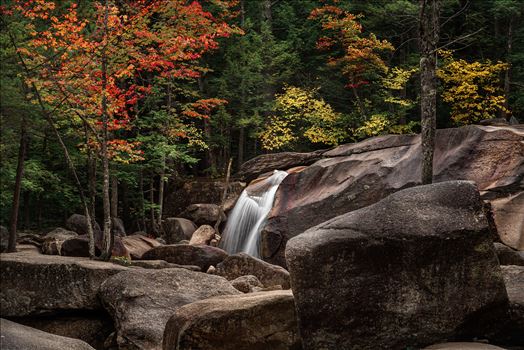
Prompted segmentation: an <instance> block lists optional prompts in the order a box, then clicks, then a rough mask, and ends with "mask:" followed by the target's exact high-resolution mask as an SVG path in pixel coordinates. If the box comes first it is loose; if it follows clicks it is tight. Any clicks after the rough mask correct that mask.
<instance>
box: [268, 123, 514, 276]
mask: <svg viewBox="0 0 524 350" xmlns="http://www.w3.org/2000/svg"><path fill="white" fill-rule="evenodd" d="M523 141H524V126H522V125H518V126H511V127H509V126H508V127H495V126H478V125H470V126H464V127H460V128H453V129H441V130H437V133H436V145H435V161H434V174H435V175H434V182H441V181H448V180H471V181H475V182H476V183H477V185H478V187H479V190H480V191H481V195H482V198H483V199H485V200H489V201H495V200H497V199H499V198H508V196H510V198H511V201H510V203H509V204H508V203H506V202H507V200H505V201H504V203H502V204H500V206H499V205H494V206H493V207H494V216H495V220H496V221H497V224H498V225H499V230H498V231H499V235H500V236H501V237H502V240H503V241H504V242H505V243H506V244H507V245H509V246H511V247H512V248H515V249H518V245H517V244H516V242H524V230H523V229H522V222H524V220H523V219H522V218H523V217H524V205H520V206H519V205H518V203H520V202H519V201H521V198H522V192H523V190H524V186H523V177H524V142H523ZM420 155H421V149H420V135H385V136H379V137H375V138H371V139H367V140H365V141H362V142H359V143H355V144H348V145H342V146H339V147H337V148H335V149H333V150H330V151H327V152H324V153H323V155H322V156H323V157H324V158H323V159H320V160H318V161H316V162H315V163H314V164H312V165H310V166H308V167H307V168H305V169H304V170H302V171H300V172H296V173H292V174H289V175H288V176H287V177H286V178H285V179H284V181H282V183H281V184H280V186H279V189H278V191H277V193H276V197H275V202H274V205H273V209H272V211H271V212H270V213H269V215H268V219H267V224H266V225H265V226H264V227H263V229H262V232H261V249H262V252H261V254H262V255H261V256H262V258H263V259H264V260H266V261H268V262H271V263H273V264H278V265H282V266H285V259H284V249H285V246H286V242H287V241H288V240H289V239H291V238H292V237H294V236H296V235H298V234H300V233H302V232H304V231H305V230H307V229H308V228H310V227H313V226H315V225H318V224H320V223H322V222H324V221H327V220H329V219H331V218H333V217H335V216H338V215H341V214H345V213H347V212H349V211H352V210H356V209H359V208H362V207H365V206H368V205H371V204H373V203H376V202H377V201H379V200H381V199H382V198H385V197H386V196H388V195H389V194H391V193H393V192H396V191H398V190H401V189H403V188H406V187H412V186H415V185H418V184H420V179H421V175H420V164H421V158H420V157H421V156H420ZM280 169H282V170H286V168H285V167H284V168H280ZM519 193H520V194H519ZM508 200H509V199H508ZM512 203H515V205H513V204H512ZM510 204H511V206H510ZM500 207H503V208H507V209H503V212H501V211H500V210H499V209H500ZM512 208H513V209H512ZM504 213H507V214H504ZM511 213H513V214H511ZM502 223H503V224H502ZM519 228H520V229H519ZM504 237H511V239H507V240H505V238H504Z"/></svg>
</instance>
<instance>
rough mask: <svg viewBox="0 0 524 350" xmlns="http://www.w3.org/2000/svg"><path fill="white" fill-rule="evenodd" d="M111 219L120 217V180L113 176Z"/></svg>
mask: <svg viewBox="0 0 524 350" xmlns="http://www.w3.org/2000/svg"><path fill="white" fill-rule="evenodd" d="M111 217H114V218H117V217H118V178H117V177H116V175H115V174H113V175H111Z"/></svg>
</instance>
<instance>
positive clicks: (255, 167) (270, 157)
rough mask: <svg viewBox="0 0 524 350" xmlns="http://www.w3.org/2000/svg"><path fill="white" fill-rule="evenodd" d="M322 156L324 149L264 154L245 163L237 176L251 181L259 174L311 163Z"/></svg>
mask: <svg viewBox="0 0 524 350" xmlns="http://www.w3.org/2000/svg"><path fill="white" fill-rule="evenodd" d="M320 158H322V151H317V152H310V153H298V152H280V153H270V154H262V155H260V156H257V157H255V158H253V159H250V160H248V161H247V162H245V163H243V164H242V166H241V167H240V170H239V172H238V173H237V174H236V176H237V177H238V178H241V179H243V180H246V181H251V180H254V179H255V178H257V177H258V176H260V175H262V174H265V173H269V172H272V171H273V170H275V169H278V170H286V169H289V168H293V167H297V166H301V165H310V164H313V163H314V162H315V161H317V160H319V159H320Z"/></svg>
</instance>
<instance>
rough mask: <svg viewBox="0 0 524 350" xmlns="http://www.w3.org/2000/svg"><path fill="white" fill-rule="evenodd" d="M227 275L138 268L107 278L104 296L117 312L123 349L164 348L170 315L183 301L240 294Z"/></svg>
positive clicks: (120, 346)
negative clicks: (163, 342) (225, 276)
mask: <svg viewBox="0 0 524 350" xmlns="http://www.w3.org/2000/svg"><path fill="white" fill-rule="evenodd" d="M239 293H240V292H239V291H237V290H236V289H235V288H233V286H231V284H230V283H229V282H228V281H227V280H226V279H224V278H222V277H219V276H212V275H208V274H204V273H201V272H193V271H188V270H185V269H161V270H144V269H136V270H133V271H126V272H124V273H121V274H118V275H116V276H114V277H113V278H110V279H108V280H107V281H105V282H104V284H103V285H102V287H101V289H100V298H101V299H102V301H103V304H104V306H105V307H106V309H107V311H108V312H109V313H110V314H111V315H112V316H113V319H114V321H115V326H116V330H117V332H116V335H117V343H118V346H119V348H120V349H142V350H146V349H147V350H150V349H151V350H152V349H161V348H162V335H163V334H164V328H165V325H166V323H167V321H168V320H169V318H170V317H171V316H172V315H173V314H174V313H175V311H176V310H177V309H178V308H180V307H181V306H183V305H186V304H189V303H192V302H195V301H197V300H201V299H206V298H210V297H213V296H218V295H226V294H239Z"/></svg>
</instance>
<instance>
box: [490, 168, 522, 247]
mask: <svg viewBox="0 0 524 350" xmlns="http://www.w3.org/2000/svg"><path fill="white" fill-rule="evenodd" d="M523 172H524V170H523ZM522 186H523V187H524V182H523V185H522ZM491 207H492V210H493V213H494V215H493V219H494V220H495V224H496V225H497V231H498V233H499V236H500V240H501V241H502V242H503V243H504V244H506V245H508V246H510V247H512V248H514V249H517V250H520V251H524V192H519V193H517V194H514V195H511V196H507V197H503V198H499V199H495V200H492V201H491Z"/></svg>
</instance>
